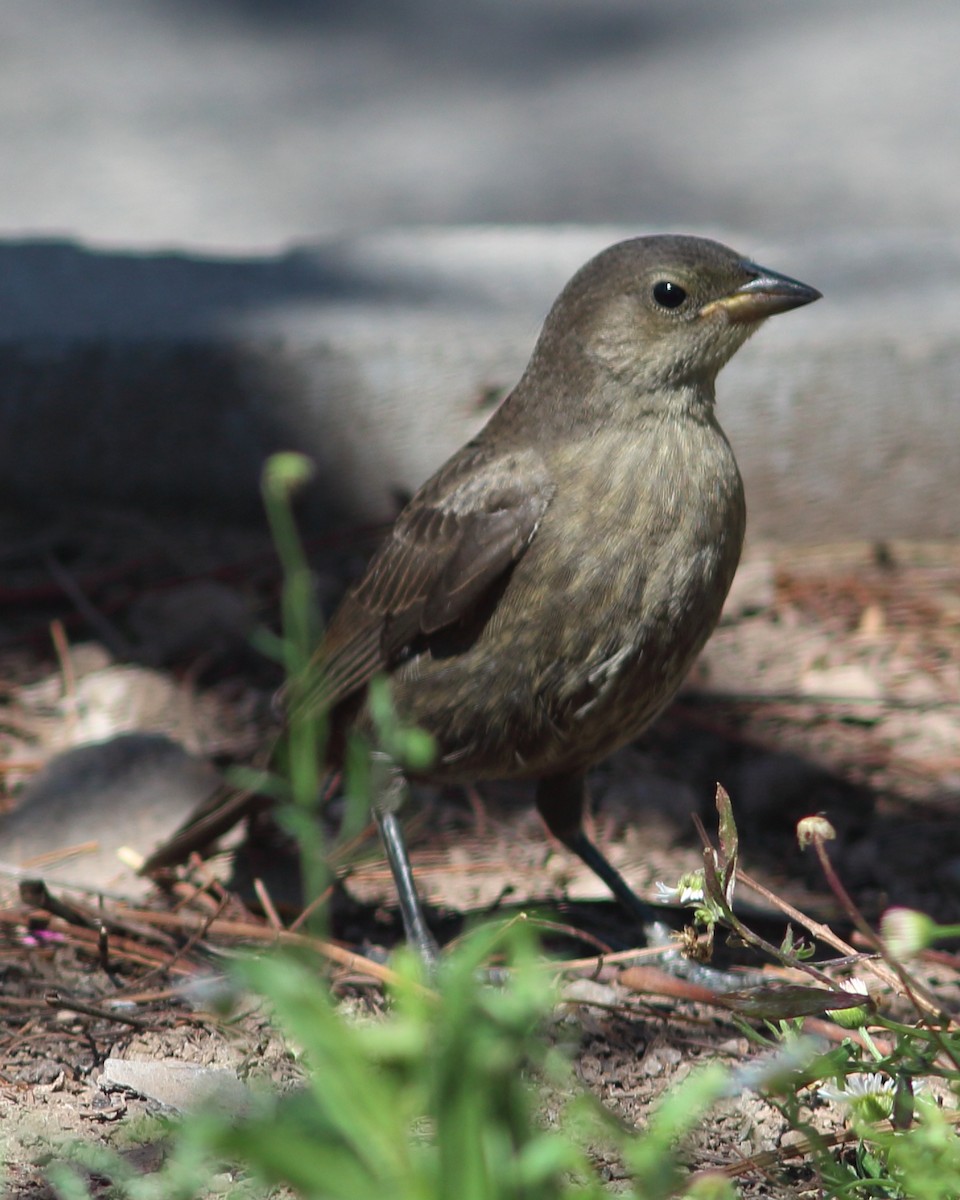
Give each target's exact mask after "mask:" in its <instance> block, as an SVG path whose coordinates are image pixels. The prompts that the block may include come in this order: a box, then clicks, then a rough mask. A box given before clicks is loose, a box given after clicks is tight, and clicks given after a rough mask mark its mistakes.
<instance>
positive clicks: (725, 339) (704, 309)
mask: <svg viewBox="0 0 960 1200" xmlns="http://www.w3.org/2000/svg"><path fill="white" fill-rule="evenodd" d="M819 295H820V293H819V292H817V291H815V290H814V289H813V288H811V287H807V286H806V284H802V283H798V282H797V281H796V280H793V279H789V278H787V277H786V276H783V275H778V274H775V273H774V272H772V271H768V270H766V269H764V268H763V267H759V266H756V265H755V264H754V263H752V262H749V261H747V260H746V259H744V258H743V257H742V256H741V255H739V254H736V253H735V252H734V251H732V250H729V249H727V248H726V247H725V246H721V245H719V244H718V243H716V242H712V241H707V240H705V239H703V238H695V237H680V236H661V237H644V238H634V239H632V240H630V241H625V242H621V243H619V244H618V245H615V246H611V247H610V248H609V249H607V250H604V251H603V252H602V253H600V254H598V255H597V256H596V257H595V258H593V259H592V260H591V261H590V262H588V263H587V264H586V266H584V267H583V268H582V269H581V270H580V271H578V272H577V274H576V275H574V277H573V278H572V279H571V280H570V282H569V283H568V284H567V286H566V287H565V288H564V290H563V291H562V293H561V294H560V296H559V298H558V299H557V301H556V303H555V304H554V306H553V308H552V309H551V311H550V313H549V315H548V317H547V319H546V322H545V324H544V327H543V330H542V332H541V334H540V338H539V340H538V342H537V344H536V347H535V349H534V351H533V356H532V358H531V359H530V363H529V365H528V366H527V368H526V370H525V371H524V373H523V376H522V378H521V379H520V382H519V383H518V384H517V386H516V387H515V388H514V390H513V391H512V392H511V393H510V395H509V396H507V398H506V399H505V400H504V401H503V403H502V404H501V405H500V407H499V408H498V409H497V411H496V412H495V413H494V415H493V416H492V417H491V419H490V420H489V422H488V423H487V425H486V426H485V428H484V429H483V430H482V431H481V432H480V433H479V434H478V435H477V436H476V437H474V438H473V439H472V440H471V441H469V442H468V443H467V444H466V445H465V446H464V447H463V448H462V449H461V450H459V451H457V453H456V454H454V455H453V457H452V458H450V459H449V460H448V461H447V462H446V463H445V464H444V465H443V466H442V467H441V468H440V470H439V471H437V473H436V474H435V475H433V476H432V478H430V479H429V480H427V482H426V483H425V484H424V485H423V486H422V487H421V488H420V490H419V491H418V492H417V493H416V495H415V496H414V497H413V499H412V500H411V501H410V503H409V504H408V505H407V506H406V508H405V509H404V510H403V511H402V512H401V514H400V515H399V517H398V518H397V520H396V522H395V523H394V525H393V528H392V530H391V532H390V534H389V535H388V537H387V539H386V541H385V542H384V544H383V545H382V546H381V548H380V550H379V551H378V552H377V553H376V555H375V556H374V558H373V560H372V561H371V563H370V565H369V567H368V569H367V571H366V573H365V575H364V576H363V578H362V579H361V580H360V582H359V583H358V584H357V585H356V586H355V587H354V588H353V589H352V590H351V591H350V592H349V594H348V595H347V597H346V598H345V599H344V601H343V603H342V604H341V606H340V608H339V609H338V610H337V612H336V613H335V615H334V617H333V619H332V620H331V622H330V624H329V627H328V629H327V633H326V636H325V638H324V640H323V644H322V645H321V647H320V649H319V651H318V656H317V657H318V662H319V663H320V664H321V666H322V682H321V683H320V684H319V689H318V690H317V691H316V692H314V694H313V695H312V696H308V697H307V699H306V703H313V704H317V705H322V706H324V707H326V708H327V709H328V711H329V714H330V729H331V734H332V736H331V747H332V756H333V758H334V759H336V757H337V753H338V750H337V748H338V747H341V746H342V743H343V738H344V735H345V732H346V731H347V730H348V729H349V728H351V727H354V726H357V725H358V724H359V725H360V726H361V728H368V727H369V721H368V719H367V717H366V715H365V710H364V694H365V690H366V685H367V684H368V683H369V681H370V679H371V678H372V677H373V676H374V675H377V674H380V673H386V675H387V676H388V677H389V679H390V682H391V690H392V696H393V700H394V703H395V706H396V709H397V711H398V713H399V714H400V715H401V717H402V718H403V719H404V720H407V721H410V722H413V723H415V724H416V725H418V726H420V727H421V728H422V729H425V730H426V731H427V732H428V733H430V734H431V735H432V737H433V739H434V741H435V744H436V759H435V762H434V764H433V767H432V768H431V769H430V771H429V772H428V777H429V778H430V779H432V780H436V781H452V782H468V781H469V782H472V781H475V780H481V779H535V780H537V781H538V782H537V790H536V803H537V808H538V809H539V811H540V813H541V815H542V816H543V819H544V821H545V822H546V824H547V827H548V828H549V829H550V830H551V832H552V833H553V834H555V836H556V837H558V838H559V839H560V840H561V841H562V842H563V843H564V844H565V845H566V846H568V847H569V848H570V849H571V850H572V851H574V853H576V854H578V855H579V856H580V858H581V859H583V861H584V862H585V863H586V864H587V865H588V866H590V867H591V868H592V869H593V870H594V871H595V872H596V873H597V874H598V875H599V876H600V878H601V879H603V880H604V882H605V883H606V884H607V885H608V886H609V887H610V889H611V890H612V891H613V893H614V894H615V895H616V896H617V897H618V899H619V900H620V901H621V902H622V903H623V904H625V905H626V906H627V908H628V909H629V910H630V911H631V912H632V913H634V914H635V915H637V916H640V917H645V916H648V915H649V914H648V911H647V909H646V906H644V905H643V904H642V902H641V901H640V900H639V899H638V898H637V896H636V895H635V893H634V892H633V891H632V890H631V889H630V887H629V886H628V885H627V883H626V882H625V881H624V880H623V878H622V877H621V876H620V875H619V873H618V872H617V871H616V870H615V869H614V868H613V866H612V865H611V864H610V863H609V862H608V861H607V860H606V858H604V857H603V855H602V854H601V853H600V851H599V850H598V849H597V847H596V846H595V845H594V844H593V843H592V842H591V841H589V840H588V838H587V837H586V835H585V834H584V832H583V828H582V824H581V817H582V812H583V806H584V800H585V773H586V771H587V769H588V768H589V767H590V766H592V765H593V764H594V763H596V762H597V761H599V760H600V759H602V758H604V757H605V756H607V755H608V754H610V753H611V752H612V751H613V750H616V749H617V747H619V746H622V745H623V744H624V743H625V742H628V741H630V740H631V739H632V738H634V737H636V736H637V734H639V733H640V731H641V730H642V729H644V727H645V726H646V725H647V724H649V722H650V721H652V720H653V718H654V717H655V716H656V715H657V714H658V713H659V712H660V710H661V709H662V708H663V707H664V706H665V705H666V704H667V702H668V701H669V700H670V699H671V697H672V696H673V695H674V693H675V692H676V691H677V689H678V687H679V686H680V684H681V682H682V680H683V678H684V676H685V675H686V673H687V670H688V668H689V667H690V665H691V664H692V662H693V661H694V659H695V658H696V656H697V654H698V653H699V652H700V650H701V648H702V647H703V645H704V643H705V642H706V640H707V638H708V636H709V635H710V633H711V631H712V630H713V628H714V626H715V625H716V623H717V620H718V618H719V616H720V610H721V608H722V606H723V602H724V598H725V597H726V595H727V590H728V589H729V587H730V583H731V581H732V579H733V575H734V572H735V570H736V568H737V563H738V561H739V558H740V549H741V545H742V542H743V535H744V525H745V509H744V498H743V486H742V483H741V479H740V472H739V471H738V469H737V464H736V461H735V459H734V456H733V452H732V450H731V449H730V445H729V443H728V442H727V439H726V437H725V436H724V433H723V430H722V429H721V428H720V425H719V424H718V422H717V418H716V415H715V412H714V381H715V379H716V375H717V372H718V371H719V370H720V368H721V367H722V366H723V364H724V363H725V362H726V361H727V360H728V359H729V358H730V357H731V355H732V354H734V352H735V351H736V350H737V349H738V348H739V347H740V346H741V345H742V344H743V343H744V342H745V341H746V339H747V338H748V337H749V336H750V335H751V334H752V333H753V332H754V331H755V330H756V329H757V328H758V327H759V326H760V324H761V322H762V321H763V320H765V319H766V318H767V317H769V316H771V315H772V314H774V313H780V312H785V311H787V310H788V309H791V308H797V307H799V306H800V305H803V304H809V303H810V302H811V301H813V300H816V299H817V298H818V297H819ZM402 790H403V783H402V780H401V779H400V777H399V775H398V774H396V773H393V774H392V775H391V776H390V782H389V783H388V785H387V786H385V787H384V788H383V789H382V791H381V794H380V795H379V796H378V797H377V798H376V799H375V802H374V813H375V816H376V818H377V821H378V824H379V826H380V831H381V834H382V836H383V840H384V844H385V847H386V849H387V853H388V857H389V859H390V864H391V869H392V871H393V874H394V878H395V880H396V883H397V888H398V892H399V896H400V902H401V910H402V913H403V917H404V922H405V926H406V931H407V936H408V939H409V940H410V941H412V942H413V943H414V944H415V945H416V946H417V947H419V949H420V951H421V953H422V954H423V955H424V956H425V957H428V958H429V957H431V956H432V954H433V953H434V950H435V944H434V942H433V940H432V937H431V935H430V933H429V931H428V929H427V927H426V925H425V923H424V920H423V916H422V913H421V910H420V905H419V902H418V900H417V896H416V891H415V889H414V885H413V877H412V874H411V872H410V867H409V863H408V860H407V855H406V852H405V850H404V846H403V842H402V839H401V836H400V829H399V824H398V822H397V819H396V815H395V813H396V808H397V806H398V803H399V800H400V798H401V795H402Z"/></svg>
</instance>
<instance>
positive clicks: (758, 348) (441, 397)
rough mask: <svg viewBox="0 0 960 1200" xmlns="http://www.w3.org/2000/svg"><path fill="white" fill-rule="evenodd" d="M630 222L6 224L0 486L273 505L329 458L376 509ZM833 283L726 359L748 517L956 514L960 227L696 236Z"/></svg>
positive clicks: (443, 443) (830, 527)
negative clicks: (270, 459)
mask: <svg viewBox="0 0 960 1200" xmlns="http://www.w3.org/2000/svg"><path fill="white" fill-rule="evenodd" d="M635 232H637V231H636V230H635V229H632V228H622V227H621V228H614V227H567V228H563V227H531V228H516V227H513V228H497V227H476V228H453V229H434V230H431V229H421V230H405V231H397V232H389V231H387V232H382V233H368V234H364V235H358V236H356V237H353V238H348V239H343V240H339V241H331V242H328V243H324V244H321V245H318V246H315V247H312V248H308V249H303V250H298V251H295V252H291V253H289V254H285V255H281V256H277V257H264V258H250V257H246V258H235V259H227V258H212V257H204V256H201V255H186V254H184V255H162V254H132V253H131V254H121V253H116V252H104V251H94V250H91V249H85V248H83V247H81V246H78V245H75V244H70V243H52V242H49V243H40V242H37V243H7V244H0V431H2V436H0V489H2V491H3V492H4V493H5V494H6V495H7V496H13V497H16V498H18V499H20V500H27V501H30V502H37V503H42V504H46V505H50V506H53V507H57V506H60V505H66V504H70V503H72V502H73V501H75V500H77V499H97V500H109V501H115V502H121V503H124V504H127V503H135V504H138V505H143V506H146V507H151V506H159V505H173V506H175V507H181V508H188V509H190V508H202V509H204V510H209V511H210V512H214V511H218V512H221V513H222V512H227V513H232V514H234V515H245V514H252V513H255V512H256V511H257V510H258V506H259V498H258V491H257V480H258V475H259V469H260V465H261V463H262V460H263V458H264V456H265V455H266V454H267V453H269V452H270V451H271V450H273V449H277V448H297V449H301V450H303V451H305V452H306V453H308V454H310V455H311V456H313V457H314V458H315V459H316V460H317V462H318V464H319V467H320V472H319V480H318V484H317V487H316V489H315V491H314V494H313V497H312V503H311V517H312V519H313V521H314V522H316V523H318V524H323V523H333V524H340V523H342V522H344V521H353V520H359V519H367V518H375V517H381V516H384V515H388V514H389V513H390V512H391V511H393V508H394V504H395V499H396V496H397V495H398V494H402V493H403V492H406V491H410V490H412V489H413V488H415V487H416V486H417V484H418V483H419V482H420V481H421V480H422V479H423V478H424V477H425V476H426V475H427V474H428V473H429V472H430V471H431V470H432V469H433V468H434V467H435V466H436V465H438V464H439V463H440V462H441V461H442V460H443V458H444V457H445V456H446V455H447V454H448V453H449V452H450V451H451V450H452V449H454V448H455V447H456V446H457V445H458V444H459V443H460V442H462V441H463V440H464V439H465V438H466V437H467V436H469V434H470V433H471V432H472V431H473V430H474V429H475V428H476V427H477V426H478V425H479V424H480V423H482V421H483V419H484V416H485V414H486V413H487V412H488V411H489V409H490V406H491V403H492V400H493V399H494V398H495V397H497V396H499V395H500V394H502V392H503V391H504V390H506V389H508V388H509V386H510V385H511V384H512V383H513V382H514V381H515V380H516V378H517V376H518V374H519V372H520V370H521V369H522V367H523V365H524V363H525V361H526V358H527V356H528V354H529V351H530V349H531V347H532V345H533V342H534V339H535V337H536V333H537V330H538V328H539V324H540V321H541V320H542V318H543V315H544V314H545V312H546V310H547V308H548V307H549V304H550V302H551V301H552V299H553V298H554V296H555V295H556V293H557V292H558V291H559V289H560V287H561V286H562V285H563V283H564V282H565V281H566V279H567V278H568V277H569V275H570V274H571V273H572V272H573V271H574V270H575V269H576V268H577V267H578V266H579V265H580V264H581V263H582V262H583V261H585V260H586V258H588V257H589V256H590V255H591V254H592V253H594V252H595V251H596V250H598V249H600V248H601V247H602V246H604V245H606V244H608V243H609V242H612V241H614V240H617V239H618V238H620V237H626V236H632V235H633V234H634V233H635ZM702 232H705V233H708V234H710V235H712V236H718V237H720V238H721V239H722V240H726V241H729V242H730V243H731V244H733V245H735V246H736V248H737V249H739V250H742V251H743V252H744V253H746V254H748V255H750V256H752V257H754V258H755V259H756V260H757V261H759V262H761V263H763V264H764V265H767V266H770V267H772V268H774V269H778V270H781V271H784V272H786V273H788V274H792V275H795V276H797V277H798V278H801V279H803V280H804V281H805V282H808V283H811V284H813V285H814V286H816V287H818V288H820V289H821V290H822V291H823V293H824V297H825V298H824V299H823V300H822V301H820V302H818V303H817V304H815V305H813V306H811V307H810V308H808V309H804V310H801V311H798V312H795V313H789V314H787V315H785V316H783V317H778V318H776V319H774V320H772V321H771V322H770V323H769V324H768V325H767V327H766V328H765V329H764V330H762V331H761V333H760V334H759V335H758V336H757V337H756V338H755V339H754V340H753V341H752V342H751V343H750V344H749V345H748V346H747V347H746V348H745V349H744V350H742V351H741V352H740V354H739V355H738V356H737V357H736V358H735V359H734V361H733V362H732V363H731V364H730V366H728V367H727V368H726V369H725V370H724V372H723V373H722V374H721V376H720V381H719V387H718V394H719V411H720V416H721V420H722V422H723V424H724V425H725V427H726V429H727V431H728V433H729V435H730V438H731V441H732V442H733V444H734V447H735V450H736V452H737V455H738V458H739V460H740V463H741V467H742V469H743V472H744V475H745V477H746V481H747V489H748V502H749V507H750V522H751V524H750V528H751V532H752V533H753V534H754V535H757V534H763V535H769V536H774V537H777V538H785V539H795V540H815V539H824V538H826V539H830V540H835V539H839V538H846V537H867V538H881V537H923V538H935V537H949V536H954V535H956V534H957V533H960V494H958V488H957V476H958V457H960V455H958V447H960V235H958V236H956V237H951V236H947V235H941V234H936V233H931V232H928V231H923V230H919V231H918V230H912V231H903V232H899V233H895V232H885V233H882V234H881V233H877V232H876V231H874V232H872V233H870V234H869V235H863V236H862V237H859V238H858V237H856V236H853V235H849V234H845V235H839V234H836V235H831V236H826V235H819V236H815V235H812V234H811V235H809V236H807V237H805V238H803V239H800V240H797V239H794V240H792V241H791V242H790V243H789V244H786V243H784V244H778V243H777V242H776V241H775V240H772V239H770V238H766V239H763V240H754V241H753V242H749V243H747V242H745V240H744V238H743V236H742V235H739V236H738V235H736V234H735V233H731V232H729V231H727V232H725V231H724V230H722V229H719V230H718V229H710V230H703V231H702Z"/></svg>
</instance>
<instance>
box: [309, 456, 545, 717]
mask: <svg viewBox="0 0 960 1200" xmlns="http://www.w3.org/2000/svg"><path fill="white" fill-rule="evenodd" d="M553 490H554V489H553V485H552V483H551V481H550V479H549V476H548V472H547V468H546V465H545V464H544V462H543V459H542V458H541V456H540V455H539V453H538V452H536V451H535V450H522V451H516V452H508V453H503V452H500V453H496V454H494V453H492V452H491V451H490V450H489V448H484V447H480V446H468V447H465V448H464V450H463V451H461V453H460V454H459V455H457V456H456V457H455V458H454V459H452V460H451V461H450V462H449V463H448V464H447V465H446V467H444V468H443V469H442V470H441V471H440V472H438V474H437V475H435V476H433V478H432V479H430V480H428V482H427V483H426V484H424V486H423V487H422V488H421V489H420V491H419V492H418V493H417V494H416V496H414V498H413V499H412V500H411V502H410V504H409V505H408V506H407V508H406V509H404V511H403V512H402V513H401V514H400V516H399V517H398V518H397V521H396V523H395V524H394V527H393V529H392V530H391V532H390V534H389V535H388V537H387V540H386V541H385V542H384V544H383V545H382V546H381V547H380V549H379V550H378V551H377V553H376V554H375V555H374V557H373V559H372V560H371V562H370V565H369V566H368V568H367V570H366V573H365V574H364V576H363V578H362V579H361V580H360V582H359V583H358V584H357V585H356V586H355V587H354V588H353V589H352V591H351V592H349V593H348V594H347V596H346V598H345V599H344V601H343V603H342V604H341V606H340V608H339V609H338V610H337V612H336V614H335V615H334V617H333V619H332V620H331V622H330V625H329V627H328V629H327V633H326V636H325V638H324V640H323V644H322V645H321V647H320V649H319V651H318V655H317V657H318V660H319V662H320V664H321V672H322V682H321V683H320V684H319V686H318V687H317V688H315V689H314V690H313V692H312V694H311V695H309V697H302V699H303V700H305V702H307V703H309V704H310V705H311V707H312V706H313V705H314V704H317V705H323V706H333V705H335V704H338V703H339V702H340V701H341V700H344V699H345V698H346V697H348V696H350V695H351V694H353V693H354V692H356V691H358V690H359V689H360V688H362V687H363V686H364V685H365V684H366V683H367V682H368V681H369V680H370V678H371V677H372V676H373V675H375V674H376V673H377V672H378V671H383V670H389V669H390V667H391V666H392V665H394V663H396V662H397V660H398V659H399V658H400V657H401V656H402V654H403V653H404V651H405V650H406V649H407V647H409V645H410V643H411V642H412V641H413V640H414V639H415V638H418V637H429V635H431V634H434V633H437V632H439V631H440V630H442V629H445V628H449V627H450V626H452V625H455V624H456V623H457V622H459V621H461V620H464V619H465V618H467V617H469V616H470V615H471V613H472V611H473V610H474V609H475V606H476V605H477V604H478V602H480V601H481V600H482V598H483V596H484V595H485V594H486V593H487V591H488V589H489V588H491V587H492V586H494V585H495V584H496V583H497V581H498V580H500V579H501V578H502V576H503V575H504V573H505V572H506V571H508V570H509V569H510V568H511V567H512V566H513V564H514V563H516V562H517V561H518V559H519V558H520V557H522V555H523V553H524V551H525V550H526V548H527V546H529V544H530V542H531V540H532V539H533V537H534V535H535V534H536V531H537V527H538V526H539V524H540V521H541V519H542V517H543V514H544V512H545V511H546V509H547V506H548V505H549V503H550V500H551V499H552V497H553Z"/></svg>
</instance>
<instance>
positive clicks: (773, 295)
mask: <svg viewBox="0 0 960 1200" xmlns="http://www.w3.org/2000/svg"><path fill="white" fill-rule="evenodd" d="M743 269H744V270H745V271H748V272H749V273H750V274H751V275H752V276H753V278H752V279H749V280H748V281H747V282H746V283H744V284H742V285H741V286H740V287H738V288H737V290H736V291H735V292H731V293H730V295H729V296H722V297H721V298H720V299H719V300H712V301H711V302H710V303H709V304H705V305H704V306H703V308H702V309H701V310H700V313H701V316H706V315H707V314H708V313H710V312H715V311H716V310H717V309H722V310H723V311H724V312H725V313H726V315H727V320H729V321H734V322H736V323H738V324H740V323H742V324H746V323H748V322H751V321H763V320H764V319H765V318H766V317H772V316H773V315H774V314H775V313H782V312H789V311H790V309H791V308H800V307H801V306H802V305H804V304H812V303H813V301H814V300H819V299H820V295H821V293H820V292H818V291H817V289H816V288H812V287H808V285H807V284H805V283H800V281H799V280H797V279H791V278H790V277H789V276H788V275H778V274H777V272H776V271H768V270H767V269H766V267H758V266H757V264H756V263H751V262H745V263H744V264H743Z"/></svg>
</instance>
